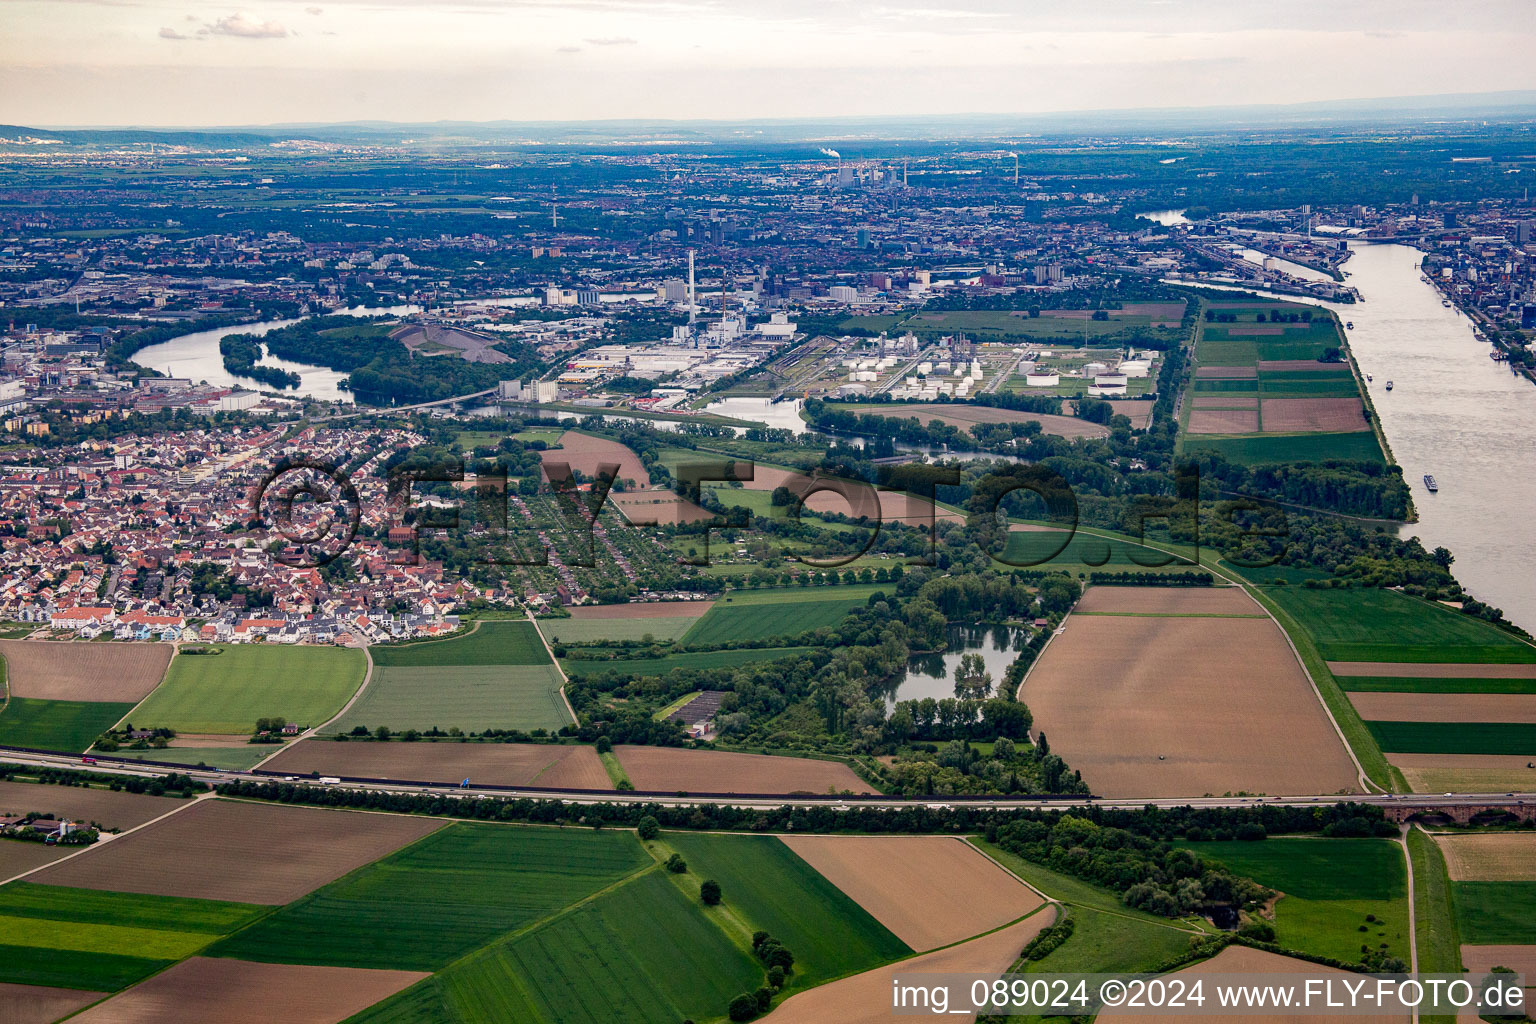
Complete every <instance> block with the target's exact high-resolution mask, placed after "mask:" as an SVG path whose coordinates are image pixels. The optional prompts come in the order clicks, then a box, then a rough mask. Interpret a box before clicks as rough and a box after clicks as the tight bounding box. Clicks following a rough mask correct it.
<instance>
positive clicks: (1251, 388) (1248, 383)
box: [1194, 377, 1259, 394]
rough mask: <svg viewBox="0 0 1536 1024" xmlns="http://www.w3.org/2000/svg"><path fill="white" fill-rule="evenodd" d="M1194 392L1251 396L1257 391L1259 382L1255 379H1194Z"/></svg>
mask: <svg viewBox="0 0 1536 1024" xmlns="http://www.w3.org/2000/svg"><path fill="white" fill-rule="evenodd" d="M1194 390H1195V391H1196V392H1198V393H1200V394H1208V393H1231V392H1238V393H1242V392H1247V393H1249V394H1252V393H1253V392H1256V391H1258V390H1259V381H1258V378H1256V377H1227V378H1223V377H1196V378H1195V383H1194Z"/></svg>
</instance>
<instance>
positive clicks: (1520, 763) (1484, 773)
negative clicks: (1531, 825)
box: [1387, 754, 1536, 793]
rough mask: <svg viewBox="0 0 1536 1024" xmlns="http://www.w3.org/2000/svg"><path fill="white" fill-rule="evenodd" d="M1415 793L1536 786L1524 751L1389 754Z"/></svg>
mask: <svg viewBox="0 0 1536 1024" xmlns="http://www.w3.org/2000/svg"><path fill="white" fill-rule="evenodd" d="M1387 760H1388V761H1390V762H1391V763H1392V765H1393V766H1394V767H1396V768H1397V769H1398V770H1400V771H1401V772H1402V773H1403V778H1405V779H1407V780H1408V785H1410V786H1412V787H1413V790H1414V792H1416V793H1508V792H1521V793H1523V792H1529V791H1530V790H1533V789H1536V768H1532V767H1529V766H1530V765H1531V764H1532V763H1533V761H1536V759H1533V758H1531V757H1527V756H1526V755H1524V754H1388V755H1387Z"/></svg>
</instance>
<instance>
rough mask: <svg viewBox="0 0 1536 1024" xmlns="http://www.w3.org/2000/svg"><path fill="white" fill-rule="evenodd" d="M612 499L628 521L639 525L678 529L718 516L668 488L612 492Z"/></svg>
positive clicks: (610, 496)
mask: <svg viewBox="0 0 1536 1024" xmlns="http://www.w3.org/2000/svg"><path fill="white" fill-rule="evenodd" d="M608 500H609V501H611V502H612V503H613V505H614V507H615V508H617V509H618V510H619V511H620V512H622V513H624V518H625V519H628V520H629V521H630V522H631V523H633V524H635V525H636V526H652V525H661V526H676V525H677V524H678V523H697V522H699V521H700V520H703V519H713V518H714V517H715V514H714V513H713V512H711V511H709V509H707V508H702V507H700V506H698V505H695V504H694V503H693V502H691V501H684V500H683V499H682V498H681V497H679V496H678V495H677V494H675V493H674V492H672V491H669V490H667V489H666V488H664V487H659V488H655V489H653V490H649V491H624V492H622V493H616V492H610V493H609V495H608Z"/></svg>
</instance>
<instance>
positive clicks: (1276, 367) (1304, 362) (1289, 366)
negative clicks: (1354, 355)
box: [1259, 359, 1350, 375]
mask: <svg viewBox="0 0 1536 1024" xmlns="http://www.w3.org/2000/svg"><path fill="white" fill-rule="evenodd" d="M1259 371H1260V372H1264V371H1280V372H1290V373H1337V374H1341V375H1342V374H1347V373H1349V372H1350V370H1349V364H1348V363H1320V362H1318V361H1317V360H1316V359H1260V360H1259Z"/></svg>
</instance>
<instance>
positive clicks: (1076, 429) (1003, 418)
mask: <svg viewBox="0 0 1536 1024" xmlns="http://www.w3.org/2000/svg"><path fill="white" fill-rule="evenodd" d="M875 415H878V416H891V417H895V418H896V419H911V418H914V417H915V418H916V419H918V420H920V421H921V422H923V423H925V424H926V423H947V424H949V425H950V426H952V427H959V428H960V429H962V430H969V429H970V428H971V427H973V426H975V425H976V424H978V423H1029V422H1031V421H1033V422H1035V423H1038V424H1040V428H1041V429H1042V430H1044V431H1045V432H1046V433H1047V434H1055V435H1057V436H1058V437H1068V438H1071V437H1108V436H1109V428H1107V427H1103V426H1100V425H1099V424H1097V423H1090V422H1088V421H1087V420H1080V419H1078V418H1076V417H1075V416H1054V415H1051V414H1050V413H1034V412H1019V411H1017V410H1015V409H998V408H994V407H992V406H989V405H965V404H963V403H961V402H951V403H946V404H944V405H903V404H892V405H885V406H877V407H876V411H875Z"/></svg>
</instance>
